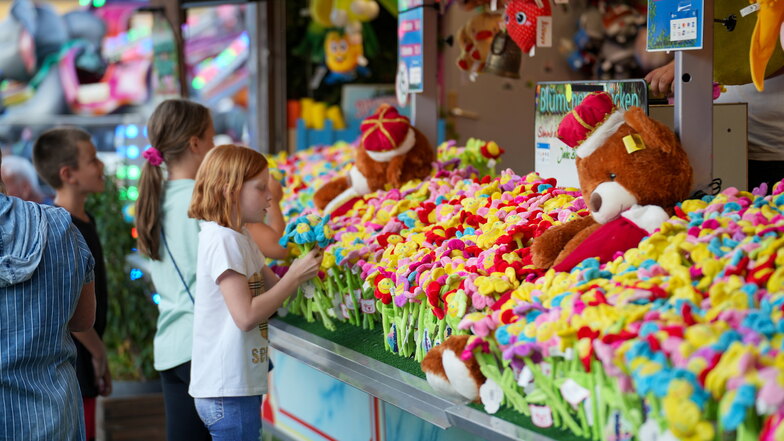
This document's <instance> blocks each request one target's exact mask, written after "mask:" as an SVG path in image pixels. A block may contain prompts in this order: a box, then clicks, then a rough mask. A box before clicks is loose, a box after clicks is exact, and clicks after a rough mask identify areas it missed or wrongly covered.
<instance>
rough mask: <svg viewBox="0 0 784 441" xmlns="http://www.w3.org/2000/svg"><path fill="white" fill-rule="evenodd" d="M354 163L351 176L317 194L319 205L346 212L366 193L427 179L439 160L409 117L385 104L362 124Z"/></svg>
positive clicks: (326, 208)
mask: <svg viewBox="0 0 784 441" xmlns="http://www.w3.org/2000/svg"><path fill="white" fill-rule="evenodd" d="M360 130H361V132H362V135H361V138H360V142H359V148H358V149H357V156H356V159H355V160H354V166H353V167H352V168H351V170H350V171H349V174H348V176H342V177H339V178H337V179H334V180H332V181H330V182H328V183H327V184H326V185H324V186H323V187H321V188H320V189H319V190H318V191H317V192H316V194H315V195H314V196H313V202H314V203H315V205H316V207H317V208H319V209H320V210H323V211H324V213H332V215H333V216H338V215H340V214H343V213H344V212H345V211H347V210H349V209H350V208H351V206H353V202H352V201H354V200H356V198H359V197H360V196H362V195H365V194H368V193H372V192H375V191H378V190H383V189H385V188H388V187H392V188H395V187H400V186H401V185H402V184H404V183H406V182H408V181H410V180H413V179H424V178H425V177H427V176H428V175H429V174H430V172H431V171H432V162H433V161H434V160H435V154H434V152H433V148H432V147H431V146H430V143H429V142H428V140H427V138H425V136H424V135H423V134H422V133H421V132H420V131H418V130H417V129H416V128H414V127H413V126H411V123H410V121H409V120H408V118H406V117H405V116H402V115H400V114H399V113H398V111H397V109H395V108H394V107H392V106H389V105H382V106H380V107H379V108H378V110H376V113H374V114H373V115H371V116H369V117H367V118H366V119H365V120H364V121H363V122H362V124H361V126H360Z"/></svg>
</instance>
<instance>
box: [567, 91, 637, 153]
mask: <svg viewBox="0 0 784 441" xmlns="http://www.w3.org/2000/svg"><path fill="white" fill-rule="evenodd" d="M621 124H623V112H622V111H620V110H617V109H616V107H615V105H614V104H613V102H612V97H610V95H609V94H608V93H607V92H594V93H591V94H589V95H588V96H586V97H585V98H584V99H583V101H582V102H581V103H580V104H578V105H577V106H576V107H575V108H574V109H572V111H571V112H569V113H568V114H567V115H566V116H565V117H564V119H563V120H561V124H560V125H559V126H558V139H560V140H561V141H563V142H564V143H565V144H566V145H568V146H569V147H572V148H577V156H579V157H581V158H585V157H587V156H589V155H590V154H591V153H593V152H594V151H595V150H596V149H597V148H599V147H600V146H601V145H602V144H604V141H606V140H607V138H609V137H610V135H612V134H613V133H615V132H616V130H618V127H620V126H621Z"/></svg>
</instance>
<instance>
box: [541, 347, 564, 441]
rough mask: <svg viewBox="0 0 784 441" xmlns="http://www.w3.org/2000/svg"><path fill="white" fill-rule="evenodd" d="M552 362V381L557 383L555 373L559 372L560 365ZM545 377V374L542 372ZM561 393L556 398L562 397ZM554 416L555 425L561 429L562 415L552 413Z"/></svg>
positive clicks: (553, 360)
mask: <svg viewBox="0 0 784 441" xmlns="http://www.w3.org/2000/svg"><path fill="white" fill-rule="evenodd" d="M548 361H550V366H551V367H550V381H552V382H553V383H554V382H555V378H556V377H555V372H556V371H557V370H558V364H557V363H556V361H557V360H556V359H552V360H549V359H548ZM542 375H544V372H542ZM560 395H561V394H560V393H557V394H556V397H558V396H560ZM552 414H553V425H554V426H556V427H561V414H560V413H559V412H552Z"/></svg>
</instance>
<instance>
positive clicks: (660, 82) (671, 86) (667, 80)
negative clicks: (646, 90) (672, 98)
mask: <svg viewBox="0 0 784 441" xmlns="http://www.w3.org/2000/svg"><path fill="white" fill-rule="evenodd" d="M674 80H675V61H671V62H669V63H667V64H665V65H664V66H662V67H659V68H657V69H654V70H652V71H650V72H649V73H648V75H646V76H645V81H646V82H647V83H648V85H649V87H650V89H651V93H652V94H653V95H654V96H668V95H670V93H672V92H673V91H674V90H675V83H674Z"/></svg>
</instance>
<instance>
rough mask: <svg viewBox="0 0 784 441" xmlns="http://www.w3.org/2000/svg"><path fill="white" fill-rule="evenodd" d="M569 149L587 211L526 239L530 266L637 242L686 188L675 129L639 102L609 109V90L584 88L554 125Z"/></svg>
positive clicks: (558, 265) (686, 169)
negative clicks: (579, 99)
mask: <svg viewBox="0 0 784 441" xmlns="http://www.w3.org/2000/svg"><path fill="white" fill-rule="evenodd" d="M558 137H559V138H560V139H561V140H562V141H564V142H565V143H566V144H567V145H568V146H570V147H573V148H576V149H577V152H576V153H577V158H576V163H577V175H578V177H579V179H580V188H581V190H582V193H583V198H584V199H585V201H586V203H587V205H588V208H589V210H590V212H591V215H590V216H586V217H583V218H580V219H578V220H574V221H571V222H567V223H565V224H562V225H558V226H555V227H553V228H550V229H548V230H547V231H545V232H544V234H542V235H541V236H539V237H537V238H536V239H534V242H533V245H532V247H531V255H532V258H533V262H534V264H535V265H536V266H539V267H541V268H550V267H553V268H555V269H556V270H558V271H569V270H571V269H572V268H573V267H574V266H576V265H577V264H579V263H580V262H581V261H583V260H584V259H586V258H589V257H597V258H599V260H600V262H606V261H609V260H611V259H613V258H614V257H615V256H616V254H617V253H619V252H623V251H626V250H627V249H629V248H633V247H635V246H637V244H638V243H639V241H640V240H641V239H642V238H643V237H645V236H647V235H649V234H651V233H653V231H655V230H656V229H657V228H659V227H660V226H661V224H662V223H664V221H666V220H667V219H669V217H670V215H671V214H672V212H673V211H674V207H675V204H676V203H678V202H680V201H682V200H684V199H686V198H687V197H688V196H689V191H690V187H691V180H692V169H691V165H690V164H689V160H688V157H687V155H686V152H684V150H683V148H682V147H681V145H680V141H679V140H678V138H677V136H676V135H675V133H673V132H672V130H670V129H669V128H667V127H666V126H664V125H663V124H661V123H659V122H657V121H654V120H652V119H651V118H649V117H648V116H647V115H645V112H643V110H642V109H640V108H638V107H632V108H630V109H629V110H627V111H626V112H624V111H622V110H619V109H616V108H615V106H614V105H613V102H612V98H611V97H610V95H608V94H607V93H604V92H597V93H593V94H590V95H588V96H587V97H586V98H585V99H584V100H583V102H582V103H580V105H578V106H577V107H575V109H574V110H573V111H572V112H571V113H569V114H568V115H567V116H566V117H565V118H564V119H563V121H561V124H560V126H559V127H558Z"/></svg>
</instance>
